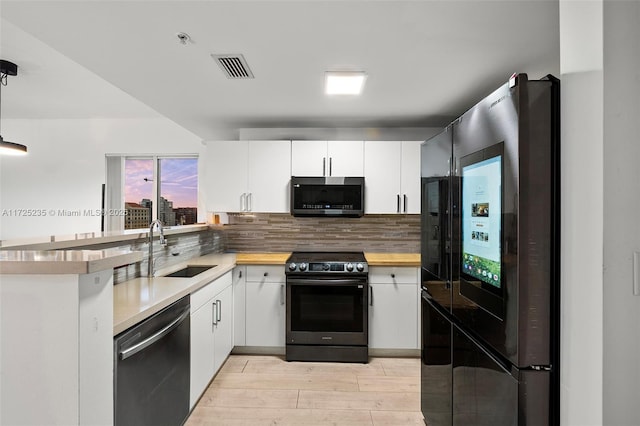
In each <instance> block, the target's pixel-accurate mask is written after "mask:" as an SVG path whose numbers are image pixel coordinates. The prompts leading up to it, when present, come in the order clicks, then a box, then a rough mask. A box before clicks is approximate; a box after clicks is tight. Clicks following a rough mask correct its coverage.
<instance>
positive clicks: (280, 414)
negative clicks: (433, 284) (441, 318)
mask: <svg viewBox="0 0 640 426" xmlns="http://www.w3.org/2000/svg"><path fill="white" fill-rule="evenodd" d="M199 425H376V426H378V425H402V426H404V425H423V426H424V422H423V420H422V414H421V413H420V360H419V359H415V358H371V360H370V361H369V363H368V364H344V363H327V362H322V363H316V362H287V361H285V360H284V357H279V356H262V355H231V356H230V357H229V359H227V362H226V363H225V364H224V366H223V367H222V369H221V370H220V372H219V373H218V375H217V376H216V377H215V379H214V380H213V381H212V382H211V385H210V386H209V388H208V389H207V391H206V392H205V394H204V395H203V396H202V398H201V399H200V401H199V402H198V404H197V405H196V407H195V409H194V410H193V413H192V414H191V417H189V419H188V420H187V422H186V426H199Z"/></svg>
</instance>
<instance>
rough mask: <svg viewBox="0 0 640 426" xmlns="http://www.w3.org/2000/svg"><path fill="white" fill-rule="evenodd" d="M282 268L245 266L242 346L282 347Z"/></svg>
mask: <svg viewBox="0 0 640 426" xmlns="http://www.w3.org/2000/svg"><path fill="white" fill-rule="evenodd" d="M285 297H286V294H285V275H284V266H258V265H250V266H247V283H246V345H247V346H270V347H274V346H281V347H284V345H285Z"/></svg>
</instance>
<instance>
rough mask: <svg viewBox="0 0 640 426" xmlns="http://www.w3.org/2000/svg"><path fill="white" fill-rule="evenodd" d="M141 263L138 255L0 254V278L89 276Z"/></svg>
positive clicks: (87, 252) (91, 252) (115, 251)
mask: <svg viewBox="0 0 640 426" xmlns="http://www.w3.org/2000/svg"><path fill="white" fill-rule="evenodd" d="M141 260H142V253H141V252H139V251H130V250H121V249H115V248H114V249H107V250H55V251H40V250H0V274H59V275H62V274H91V273H94V272H98V271H104V270H105V269H113V268H116V267H118V266H122V265H129V264H131V263H135V262H139V261H141Z"/></svg>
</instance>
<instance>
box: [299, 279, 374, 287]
mask: <svg viewBox="0 0 640 426" xmlns="http://www.w3.org/2000/svg"><path fill="white" fill-rule="evenodd" d="M287 285H288V286H291V285H302V286H311V285H322V286H324V285H333V286H336V285H337V286H343V287H356V286H357V287H358V288H365V287H366V286H367V281H366V280H364V279H363V280H356V279H353V278H352V279H339V278H338V279H331V278H327V279H317V278H307V279H303V278H296V279H293V278H289V279H288V280H287Z"/></svg>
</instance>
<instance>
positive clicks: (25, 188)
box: [0, 118, 205, 239]
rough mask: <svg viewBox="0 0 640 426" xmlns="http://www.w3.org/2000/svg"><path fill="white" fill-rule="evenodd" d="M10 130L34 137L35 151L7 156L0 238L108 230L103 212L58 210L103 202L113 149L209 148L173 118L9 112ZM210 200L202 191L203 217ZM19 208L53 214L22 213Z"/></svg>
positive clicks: (2, 170)
mask: <svg viewBox="0 0 640 426" xmlns="http://www.w3.org/2000/svg"><path fill="white" fill-rule="evenodd" d="M2 131H3V133H4V134H7V135H11V140H12V141H14V142H19V143H22V144H25V145H27V147H28V150H29V155H27V156H24V157H8V156H2V157H0V239H17V238H26V237H37V236H47V235H64V234H74V233H81V232H97V231H100V217H99V216H84V215H83V214H81V216H80V217H64V216H60V215H59V214H58V210H71V211H75V210H80V211H81V212H83V211H84V210H85V209H88V210H89V209H94V210H95V209H100V208H101V205H102V204H101V185H102V184H103V183H104V182H105V154H108V153H113V154H156V153H158V154H200V153H201V152H204V145H202V144H201V140H200V138H199V137H197V136H195V135H194V134H192V133H190V132H188V131H187V130H185V129H184V128H182V127H180V126H178V125H177V124H175V123H173V122H172V121H170V120H168V119H165V118H150V119H144V118H143V119H58V120H55V119H47V120H26V119H25V120H20V119H13V120H11V119H8V120H2ZM200 174H201V176H203V175H204V174H203V173H200ZM200 186H202V185H200ZM199 192H200V193H203V192H202V191H201V190H199ZM201 198H202V197H201ZM204 205H205V204H204V199H200V200H199V206H198V207H199V211H200V212H201V213H202V215H203V216H202V219H204V208H203V206H204ZM16 209H36V210H44V211H45V213H46V216H39V217H34V216H31V217H29V216H21V215H18V216H16V212H15V210H16ZM51 212H54V214H51Z"/></svg>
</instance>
